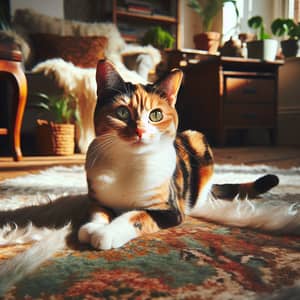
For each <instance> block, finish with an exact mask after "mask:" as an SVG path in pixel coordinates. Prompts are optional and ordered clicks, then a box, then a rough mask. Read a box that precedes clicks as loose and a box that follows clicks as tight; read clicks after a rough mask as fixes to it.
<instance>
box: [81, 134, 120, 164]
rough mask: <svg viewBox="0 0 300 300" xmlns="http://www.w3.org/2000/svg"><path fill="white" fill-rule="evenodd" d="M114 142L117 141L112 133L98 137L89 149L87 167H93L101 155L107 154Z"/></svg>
mask: <svg viewBox="0 0 300 300" xmlns="http://www.w3.org/2000/svg"><path fill="white" fill-rule="evenodd" d="M114 144H115V141H114V139H113V138H112V135H111V134H103V135H102V136H101V137H99V138H96V139H95V140H94V142H93V145H92V146H91V149H89V155H88V159H87V164H86V166H87V168H93V167H94V165H95V163H96V161H97V160H98V158H99V157H100V155H101V156H103V155H105V154H106V153H107V152H108V150H109V149H110V148H112V147H113V145H114Z"/></svg>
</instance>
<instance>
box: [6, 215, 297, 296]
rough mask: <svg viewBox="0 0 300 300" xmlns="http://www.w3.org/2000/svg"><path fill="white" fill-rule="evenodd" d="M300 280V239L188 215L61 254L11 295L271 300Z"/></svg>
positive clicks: (20, 283) (17, 287)
mask: <svg viewBox="0 0 300 300" xmlns="http://www.w3.org/2000/svg"><path fill="white" fill-rule="evenodd" d="M9 248H11V247H3V248H2V252H0V253H2V254H0V258H2V259H4V258H8V256H11V255H12V253H13V251H10V250H15V251H21V250H20V248H19V249H16V247H13V248H14V249H9ZM4 250H6V251H4ZM5 253H6V254H5ZM7 253H9V255H8V254H7ZM299 278H300V238H295V237H288V236H284V237H279V236H270V235H267V234H262V233H257V232H254V231H250V230H243V229H237V228H229V227H224V226H220V225H216V224H212V223H208V222H203V221H198V220H194V219H189V220H187V221H186V222H185V223H184V224H183V225H181V226H179V227H177V228H172V229H168V230H165V231H162V232H160V233H157V234H153V235H151V236H147V237H144V238H142V239H138V240H135V241H133V242H131V243H130V244H128V245H127V246H125V247H123V248H121V249H115V250H109V251H94V250H91V249H87V250H84V251H75V250H70V249H69V250H65V251H62V252H60V253H59V254H58V255H57V256H55V257H54V258H53V259H51V260H50V261H48V262H46V263H45V264H44V265H42V266H41V267H40V268H39V269H38V270H37V271H35V272H34V273H33V274H31V275H30V276H28V277H27V278H26V279H24V280H22V281H21V282H19V284H18V285H17V286H16V287H15V288H14V289H13V290H12V291H11V292H9V293H8V294H7V296H6V299H256V298H257V297H261V299H266V298H264V297H265V295H272V294H274V293H275V292H277V291H278V290H279V289H280V288H282V287H285V286H286V287H291V286H293V285H294V284H295V281H296V280H297V279H298V280H299Z"/></svg>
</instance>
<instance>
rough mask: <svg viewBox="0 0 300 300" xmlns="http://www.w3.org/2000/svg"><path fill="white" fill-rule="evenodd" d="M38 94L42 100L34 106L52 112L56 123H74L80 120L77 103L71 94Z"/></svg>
mask: <svg viewBox="0 0 300 300" xmlns="http://www.w3.org/2000/svg"><path fill="white" fill-rule="evenodd" d="M36 96H38V97H39V98H40V99H41V101H40V102H38V103H36V104H35V105H34V106H35V107H39V108H42V109H44V110H47V111H49V112H51V113H52V114H53V117H54V119H55V122H56V123H74V122H75V121H78V120H79V117H78V111H77V109H76V103H75V100H74V97H72V96H71V95H55V96H49V95H46V94H43V93H37V94H36Z"/></svg>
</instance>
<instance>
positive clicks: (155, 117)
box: [149, 109, 163, 122]
mask: <svg viewBox="0 0 300 300" xmlns="http://www.w3.org/2000/svg"><path fill="white" fill-rule="evenodd" d="M149 119H150V120H151V121H152V122H159V121H161V120H162V119H163V113H162V111H161V110H160V109H154V110H152V111H151V112H150V115H149Z"/></svg>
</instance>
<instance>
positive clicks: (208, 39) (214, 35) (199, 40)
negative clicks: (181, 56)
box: [194, 32, 221, 54]
mask: <svg viewBox="0 0 300 300" xmlns="http://www.w3.org/2000/svg"><path fill="white" fill-rule="evenodd" d="M220 37H221V34H220V33H219V32H202V33H199V34H196V35H194V43H195V47H196V49H199V50H205V51H208V53H211V54H214V53H216V52H217V51H218V47H219V44H220Z"/></svg>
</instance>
